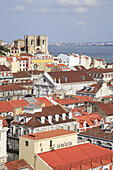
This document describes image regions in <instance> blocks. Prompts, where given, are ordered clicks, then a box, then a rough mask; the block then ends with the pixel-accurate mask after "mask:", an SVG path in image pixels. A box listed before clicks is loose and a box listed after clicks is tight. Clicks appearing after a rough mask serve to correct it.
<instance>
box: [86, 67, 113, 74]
mask: <svg viewBox="0 0 113 170" xmlns="http://www.w3.org/2000/svg"><path fill="white" fill-rule="evenodd" d="M109 72H113V68H105V69H98V68H90V69H89V70H88V73H109Z"/></svg>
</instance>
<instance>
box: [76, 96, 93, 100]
mask: <svg viewBox="0 0 113 170" xmlns="http://www.w3.org/2000/svg"><path fill="white" fill-rule="evenodd" d="M73 97H74V98H76V99H79V100H81V101H92V100H93V98H92V97H89V96H77V95H73Z"/></svg>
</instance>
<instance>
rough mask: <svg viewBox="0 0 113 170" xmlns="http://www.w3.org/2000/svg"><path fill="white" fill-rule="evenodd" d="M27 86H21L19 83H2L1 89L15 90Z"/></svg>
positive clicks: (23, 88)
mask: <svg viewBox="0 0 113 170" xmlns="http://www.w3.org/2000/svg"><path fill="white" fill-rule="evenodd" d="M25 89H26V88H25V87H21V86H20V85H18V84H7V85H1V86H0V91H14V90H25Z"/></svg>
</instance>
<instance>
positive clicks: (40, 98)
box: [35, 97, 54, 107]
mask: <svg viewBox="0 0 113 170" xmlns="http://www.w3.org/2000/svg"><path fill="white" fill-rule="evenodd" d="M36 100H38V102H37V103H35V104H36V105H40V104H41V103H44V104H45V107H46V106H51V105H54V104H53V103H52V102H51V101H50V100H48V99H47V98H46V97H38V98H36Z"/></svg>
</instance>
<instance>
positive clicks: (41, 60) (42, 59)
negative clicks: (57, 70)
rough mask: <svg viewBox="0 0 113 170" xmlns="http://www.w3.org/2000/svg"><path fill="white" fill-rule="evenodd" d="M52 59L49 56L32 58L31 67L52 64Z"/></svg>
mask: <svg viewBox="0 0 113 170" xmlns="http://www.w3.org/2000/svg"><path fill="white" fill-rule="evenodd" d="M53 61H54V60H53V57H51V56H40V57H39V56H34V57H32V63H33V65H36V66H39V65H45V64H53Z"/></svg>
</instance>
